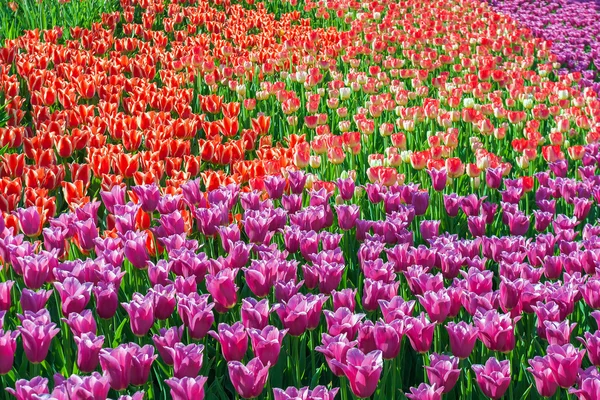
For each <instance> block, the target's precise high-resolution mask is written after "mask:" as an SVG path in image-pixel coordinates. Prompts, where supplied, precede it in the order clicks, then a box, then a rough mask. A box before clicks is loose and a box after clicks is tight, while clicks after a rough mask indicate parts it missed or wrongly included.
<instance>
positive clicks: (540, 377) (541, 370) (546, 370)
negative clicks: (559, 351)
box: [527, 356, 558, 397]
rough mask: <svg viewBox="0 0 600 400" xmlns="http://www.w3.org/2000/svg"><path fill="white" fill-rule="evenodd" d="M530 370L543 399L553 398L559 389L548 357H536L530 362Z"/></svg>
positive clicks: (528, 369)
mask: <svg viewBox="0 0 600 400" xmlns="http://www.w3.org/2000/svg"><path fill="white" fill-rule="evenodd" d="M528 362H529V365H531V367H530V368H527V371H529V372H530V373H531V375H533V379H534V381H535V387H536V389H537V391H538V393H539V394H540V396H543V397H552V396H554V394H555V393H556V389H558V383H557V382H556V379H555V377H554V371H552V369H551V368H550V365H549V364H548V358H547V357H539V356H538V357H534V358H533V360H528Z"/></svg>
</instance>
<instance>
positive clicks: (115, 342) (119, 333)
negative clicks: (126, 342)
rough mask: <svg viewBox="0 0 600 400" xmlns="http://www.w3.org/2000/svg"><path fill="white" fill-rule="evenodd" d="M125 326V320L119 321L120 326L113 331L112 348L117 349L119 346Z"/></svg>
mask: <svg viewBox="0 0 600 400" xmlns="http://www.w3.org/2000/svg"><path fill="white" fill-rule="evenodd" d="M125 324H127V318H124V319H123V321H121V325H119V327H118V328H117V330H116V331H115V337H114V339H113V341H112V346H113V347H117V346H118V345H120V344H121V336H122V335H123V329H124V328H125Z"/></svg>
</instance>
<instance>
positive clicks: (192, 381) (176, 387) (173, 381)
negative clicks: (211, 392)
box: [165, 376, 208, 400]
mask: <svg viewBox="0 0 600 400" xmlns="http://www.w3.org/2000/svg"><path fill="white" fill-rule="evenodd" d="M207 380H208V378H207V377H205V376H196V377H192V378H190V377H185V378H181V379H179V378H169V379H166V380H165V383H166V384H167V385H169V387H170V388H171V398H172V399H173V400H192V399H193V400H204V384H205V383H206V381H207Z"/></svg>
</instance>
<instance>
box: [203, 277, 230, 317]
mask: <svg viewBox="0 0 600 400" xmlns="http://www.w3.org/2000/svg"><path fill="white" fill-rule="evenodd" d="M237 272H238V269H231V268H225V269H223V270H221V271H219V272H218V273H217V274H216V275H210V274H209V275H207V276H206V290H208V292H209V293H210V294H211V295H212V297H213V299H214V300H215V306H216V310H217V311H218V312H225V311H226V310H228V309H230V308H232V307H233V306H235V304H236V303H237V291H238V287H237V285H236V284H235V277H236V275H237Z"/></svg>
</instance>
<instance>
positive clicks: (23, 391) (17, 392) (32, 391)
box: [6, 376, 48, 400]
mask: <svg viewBox="0 0 600 400" xmlns="http://www.w3.org/2000/svg"><path fill="white" fill-rule="evenodd" d="M6 391H7V392H8V393H10V394H12V395H13V396H15V397H16V398H17V400H29V399H35V398H36V397H37V396H38V395H39V396H43V395H44V394H48V379H46V378H42V377H41V376H36V377H35V378H33V379H31V380H30V381H28V380H25V379H19V380H18V381H16V382H15V388H14V389H13V388H6Z"/></svg>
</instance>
